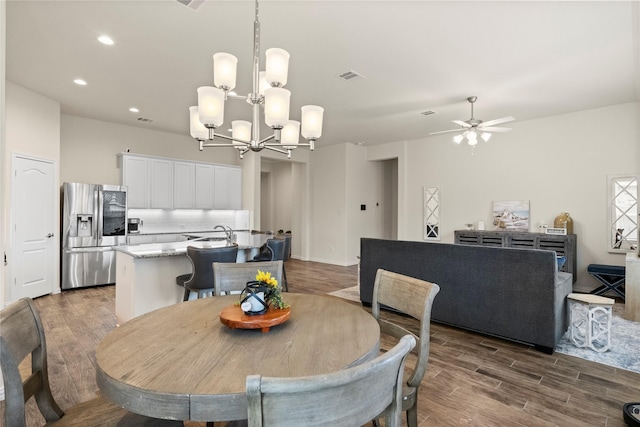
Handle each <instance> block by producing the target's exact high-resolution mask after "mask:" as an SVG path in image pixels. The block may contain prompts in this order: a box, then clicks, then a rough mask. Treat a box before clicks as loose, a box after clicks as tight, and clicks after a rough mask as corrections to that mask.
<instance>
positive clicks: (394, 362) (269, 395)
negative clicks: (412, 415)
mask: <svg viewBox="0 0 640 427" xmlns="http://www.w3.org/2000/svg"><path fill="white" fill-rule="evenodd" d="M415 344H416V342H415V338H414V337H413V336H411V335H407V336H405V337H403V338H402V339H400V341H399V342H398V343H397V344H396V345H395V346H394V347H393V348H392V349H391V350H389V351H388V352H386V353H383V354H381V355H380V356H378V357H376V358H375V359H373V360H369V361H367V362H364V363H362V364H360V365H356V366H353V367H349V368H346V369H343V370H340V371H337V372H333V373H329V374H322V375H315V376H310V377H298V378H268V377H262V376H260V375H249V376H248V377H247V399H248V401H249V407H248V421H249V427H270V426H274V427H275V426H277V427H288V426H291V427H299V426H306V427H311V426H360V425H363V424H365V423H367V422H369V421H370V420H371V419H373V418H375V417H377V416H380V415H381V414H383V415H384V417H385V426H386V427H399V426H400V425H401V424H402V423H401V418H402V417H401V415H402V410H401V406H402V403H401V401H400V400H401V399H402V394H401V391H402V383H403V377H402V375H403V371H404V363H405V359H406V356H407V354H408V353H409V352H410V351H411V349H412V348H413V347H414V346H415Z"/></svg>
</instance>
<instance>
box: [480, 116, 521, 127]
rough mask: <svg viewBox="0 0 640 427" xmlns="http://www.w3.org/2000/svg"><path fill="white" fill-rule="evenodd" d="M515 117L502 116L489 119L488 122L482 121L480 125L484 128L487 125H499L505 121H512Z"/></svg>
mask: <svg viewBox="0 0 640 427" xmlns="http://www.w3.org/2000/svg"><path fill="white" fill-rule="evenodd" d="M514 120H515V118H514V117H511V116H509V117H503V118H501V119H495V120H489V121H488V122H482V123H481V126H482V127H484V128H486V127H487V126H494V125H499V124H502V123H507V122H512V121H514Z"/></svg>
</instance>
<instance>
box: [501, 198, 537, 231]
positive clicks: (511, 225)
mask: <svg viewBox="0 0 640 427" xmlns="http://www.w3.org/2000/svg"><path fill="white" fill-rule="evenodd" d="M529 218H530V211H529V201H528V200H507V201H496V202H493V225H494V227H495V229H496V230H497V231H529Z"/></svg>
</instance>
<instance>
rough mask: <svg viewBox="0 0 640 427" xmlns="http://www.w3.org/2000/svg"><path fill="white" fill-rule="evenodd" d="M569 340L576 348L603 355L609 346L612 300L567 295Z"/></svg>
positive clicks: (589, 295) (595, 296)
mask: <svg viewBox="0 0 640 427" xmlns="http://www.w3.org/2000/svg"><path fill="white" fill-rule="evenodd" d="M567 298H568V300H569V316H570V320H569V338H570V339H571V342H573V343H574V344H575V345H576V346H577V347H589V348H591V349H592V350H594V351H597V352H599V353H603V352H605V351H607V350H609V347H610V346H611V318H612V307H613V303H614V302H615V301H614V300H613V299H612V298H605V297H600V296H597V295H591V294H569V295H568V296H567Z"/></svg>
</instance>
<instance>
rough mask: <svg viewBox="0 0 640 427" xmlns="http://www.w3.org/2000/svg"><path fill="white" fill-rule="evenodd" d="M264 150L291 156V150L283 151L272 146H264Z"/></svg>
mask: <svg viewBox="0 0 640 427" xmlns="http://www.w3.org/2000/svg"><path fill="white" fill-rule="evenodd" d="M264 148H266V149H267V150H271V151H276V152H278V153H281V154H286V155H288V156H291V150H285V149H282V148H276V147H274V146H273V145H265V146H264ZM289 158H290V157H289Z"/></svg>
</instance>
